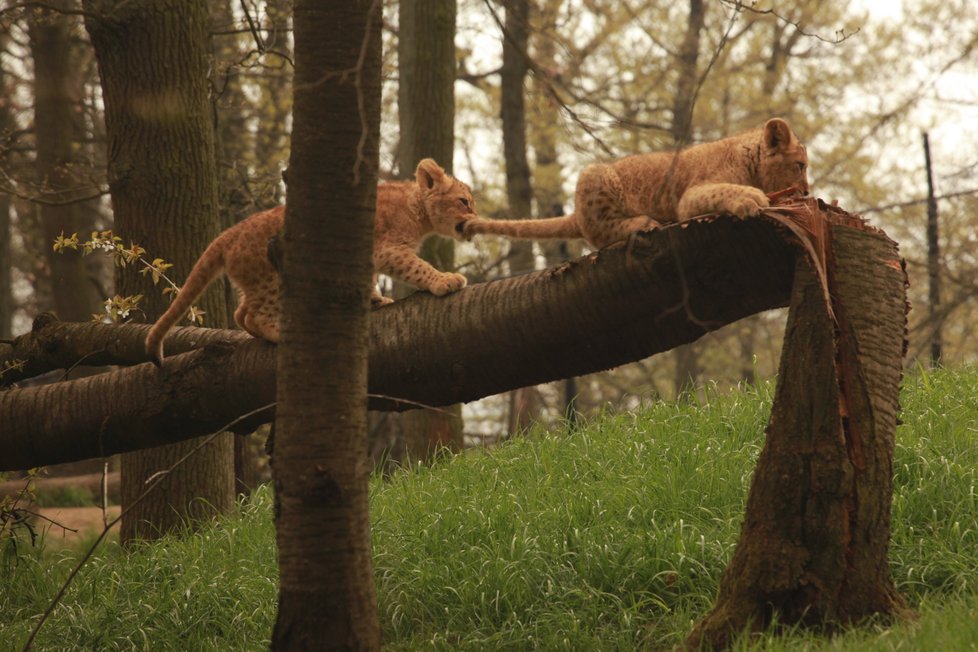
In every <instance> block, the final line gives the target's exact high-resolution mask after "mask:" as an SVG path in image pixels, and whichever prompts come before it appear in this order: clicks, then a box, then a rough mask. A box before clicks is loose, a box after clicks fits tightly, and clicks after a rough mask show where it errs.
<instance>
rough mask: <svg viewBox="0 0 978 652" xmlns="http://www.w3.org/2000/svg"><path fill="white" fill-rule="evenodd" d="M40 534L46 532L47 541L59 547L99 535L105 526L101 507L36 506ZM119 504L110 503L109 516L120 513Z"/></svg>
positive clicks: (112, 517) (110, 518)
mask: <svg viewBox="0 0 978 652" xmlns="http://www.w3.org/2000/svg"><path fill="white" fill-rule="evenodd" d="M35 509H36V512H37V514H38V515H39V518H38V519H37V520H36V521H35V524H36V526H37V531H38V534H40V533H42V532H44V533H45V543H46V544H47V545H48V546H55V547H58V548H61V547H65V546H72V545H75V544H76V543H77V542H79V541H84V540H86V539H90V538H92V537H94V536H97V535H98V534H99V533H100V532H101V531H102V528H103V527H104V525H103V517H102V508H101V507H40V508H35ZM119 510H120V508H119V506H118V505H109V508H108V514H107V518H108V519H109V520H112V519H114V518H115V517H116V516H118V515H119Z"/></svg>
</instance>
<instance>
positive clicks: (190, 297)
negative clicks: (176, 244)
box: [146, 236, 227, 367]
mask: <svg viewBox="0 0 978 652" xmlns="http://www.w3.org/2000/svg"><path fill="white" fill-rule="evenodd" d="M226 249H227V243H226V238H224V237H221V236H218V237H217V238H216V239H215V240H214V241H213V242H211V243H210V245H208V247H207V249H205V250H204V253H202V254H201V255H200V258H199V259H198V260H197V262H196V263H194V267H193V269H191V270H190V274H188V275H187V280H186V281H185V282H184V284H183V287H182V288H180V291H179V292H177V296H176V297H175V298H174V299H173V302H172V303H170V307H169V308H167V309H166V312H164V313H163V314H162V315H160V317H159V319H157V320H156V323H155V324H153V327H152V328H150V329H149V334H148V335H147V336H146V355H148V356H149V357H150V360H152V361H153V364H155V365H156V366H157V367H159V366H161V365H162V364H163V338H164V337H166V334H167V333H168V332H170V329H171V328H173V326H174V325H175V324H176V323H177V322H178V321H180V319H182V318H183V316H184V315H185V314H186V313H187V311H188V310H190V306H192V305H193V304H194V301H196V300H197V299H198V298H199V297H200V295H201V294H203V293H204V290H206V289H207V286H208V285H210V284H211V281H213V280H214V279H215V278H217V276H218V275H219V274H220V273H221V272H222V271H224V251H225V250H226Z"/></svg>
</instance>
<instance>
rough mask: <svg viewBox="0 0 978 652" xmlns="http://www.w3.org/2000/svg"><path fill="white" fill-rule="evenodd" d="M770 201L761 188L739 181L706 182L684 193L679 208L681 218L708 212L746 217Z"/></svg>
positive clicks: (684, 218) (755, 212)
mask: <svg viewBox="0 0 978 652" xmlns="http://www.w3.org/2000/svg"><path fill="white" fill-rule="evenodd" d="M770 203H771V202H770V201H768V198H767V195H765V194H764V191H763V190H761V189H760V188H754V187H752V186H742V185H740V184H736V183H702V184H700V185H697V186H692V187H691V188H689V189H687V190H686V192H685V193H683V196H682V199H680V200H679V206H678V207H677V211H676V212H677V213H678V217H679V221H680V222H683V221H685V220H688V219H690V218H691V217H696V216H697V215H704V214H706V213H730V214H731V215H736V216H737V217H740V218H745V217H750V216H751V215H757V214H758V213H760V212H761V210H762V209H764V208H767V207H768V206H769V205H770Z"/></svg>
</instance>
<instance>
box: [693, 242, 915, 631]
mask: <svg viewBox="0 0 978 652" xmlns="http://www.w3.org/2000/svg"><path fill="white" fill-rule="evenodd" d="M819 240H820V241H821V242H822V243H824V245H825V246H824V250H825V256H824V261H825V270H826V272H827V280H828V286H829V294H830V295H831V297H832V301H831V305H828V304H827V302H826V301H825V293H824V291H823V288H822V287H821V283H820V281H819V279H818V278H816V276H815V275H814V274H813V272H812V268H811V266H810V263H809V261H807V260H804V259H800V260H799V262H798V269H797V272H796V274H795V282H794V288H793V291H792V301H791V307H790V311H789V313H788V324H787V328H786V331H785V341H784V347H783V349H782V354H781V365H780V370H779V372H778V387H777V391H776V393H775V399H774V405H773V407H772V410H771V418H770V423H769V425H768V427H767V432H766V434H767V438H766V442H765V446H764V449H763V451H762V452H761V455H760V458H759V459H758V462H757V468H756V470H755V472H754V477H753V481H752V485H751V489H750V495H749V498H748V502H747V510H746V514H745V517H744V522H743V525H742V528H741V536H740V541H739V543H738V544H737V548H736V550H735V552H734V555H733V558H732V559H731V561H730V563H729V565H728V566H727V569H726V570H725V572H724V574H723V577H722V579H721V583H720V592H719V596H718V598H717V602H716V605H715V607H714V609H713V611H712V612H711V613H710V614H709V615H708V616H707V617H706V618H704V619H703V620H702V621H701V622H700V623H699V624H698V625H697V626H696V627H695V629H694V630H693V631H692V633H691V634H690V636H689V638H688V639H687V641H686V647H687V648H688V649H691V650H699V649H704V648H705V649H727V648H729V647H730V646H731V644H732V643H733V640H734V638H735V637H736V636H737V635H739V634H741V633H742V632H744V631H748V630H758V629H762V628H764V627H766V626H767V625H768V624H770V623H771V622H772V621H773V620H774V619H777V621H778V622H780V623H784V624H789V625H790V624H798V623H801V624H805V625H810V626H819V627H828V628H833V627H836V626H839V625H842V624H848V623H852V622H856V621H858V620H861V619H863V618H865V617H867V616H870V615H883V616H894V615H906V614H908V613H909V611H908V610H907V608H906V605H905V603H904V601H903V599H902V598H901V597H900V595H899V594H898V593H897V591H896V588H895V587H894V585H893V582H892V580H891V579H890V573H889V565H888V559H887V551H888V543H889V538H890V506H891V502H892V460H893V449H894V435H895V431H896V425H897V412H898V410H899V391H900V380H901V376H902V362H903V355H904V353H905V349H906V313H907V299H906V282H907V277H906V273H905V271H904V268H903V265H902V261H901V260H900V258H899V254H898V252H897V246H896V243H894V242H892V241H891V240H890V239H889V238H887V237H886V236H885V235H883V234H882V233H880V232H876V231H873V230H863V229H854V228H849V227H845V226H838V225H831V224H826V225H825V232H824V237H822V238H819Z"/></svg>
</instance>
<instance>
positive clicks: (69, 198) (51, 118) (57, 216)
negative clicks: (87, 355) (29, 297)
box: [29, 0, 101, 321]
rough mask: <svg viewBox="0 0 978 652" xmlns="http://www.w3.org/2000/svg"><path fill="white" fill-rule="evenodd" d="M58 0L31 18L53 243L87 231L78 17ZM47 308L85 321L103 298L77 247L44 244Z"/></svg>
mask: <svg viewBox="0 0 978 652" xmlns="http://www.w3.org/2000/svg"><path fill="white" fill-rule="evenodd" d="M73 4H74V3H72V2H70V1H67V0H59V1H58V2H55V3H54V4H53V5H52V6H51V7H52V8H44V9H37V10H36V11H34V12H33V13H32V17H31V19H30V21H29V26H30V29H29V33H30V43H31V53H32V55H33V60H34V138H35V143H36V148H37V166H36V167H37V177H38V178H37V183H38V187H39V190H40V193H41V199H42V200H43V203H41V204H40V205H39V210H40V218H41V224H42V227H43V234H44V241H45V242H49V243H50V242H54V240H55V238H57V237H58V235H59V234H62V233H63V234H66V235H71V234H72V233H77V232H81V233H87V232H90V231H91V230H92V224H91V222H88V223H85V222H84V221H83V220H84V214H83V213H82V211H81V206H80V204H79V203H78V199H79V198H80V196H82V195H83V194H84V193H85V191H86V190H87V188H86V184H85V181H84V178H83V176H82V175H81V174H79V172H80V171H81V168H80V167H79V165H80V163H81V161H80V157H79V153H80V152H81V151H82V150H81V147H80V143H81V141H82V140H83V136H84V127H83V123H82V113H81V99H82V97H81V96H82V87H83V79H82V71H81V62H82V60H83V59H82V57H81V56H79V53H78V51H77V46H76V44H75V43H74V42H73V41H74V35H73V32H74V30H75V29H76V28H77V27H78V21H77V19H76V18H75V17H73V16H67V15H65V14H63V13H61V12H62V11H63V10H65V9H68V8H70V7H72V6H73ZM45 254H46V256H45V258H46V263H47V267H48V270H49V274H48V275H47V277H48V278H47V280H48V282H49V283H50V296H51V307H52V308H53V310H54V311H55V312H56V313H57V314H58V316H60V317H61V318H62V319H67V320H70V321H84V320H86V319H89V318H90V316H91V315H92V313H94V312H97V309H96V306H97V305H98V304H99V303H101V297H99V296H98V293H97V292H96V290H97V289H98V284H97V282H96V280H95V279H92V278H91V277H90V275H89V270H88V268H87V264H86V263H87V261H86V259H85V258H83V256H82V253H81V252H80V251H71V250H69V251H65V252H63V253H60V252H55V251H54V250H53V249H52V248H51V247H50V246H48V247H45Z"/></svg>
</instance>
